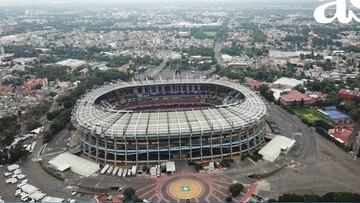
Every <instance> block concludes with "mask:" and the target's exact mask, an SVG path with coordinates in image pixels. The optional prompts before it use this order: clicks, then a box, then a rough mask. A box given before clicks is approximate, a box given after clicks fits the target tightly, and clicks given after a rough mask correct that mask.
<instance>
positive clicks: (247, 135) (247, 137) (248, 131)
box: [246, 128, 250, 152]
mask: <svg viewBox="0 0 360 203" xmlns="http://www.w3.org/2000/svg"><path fill="white" fill-rule="evenodd" d="M249 138H250V128H246V139H247V151H248V152H250V139H249Z"/></svg>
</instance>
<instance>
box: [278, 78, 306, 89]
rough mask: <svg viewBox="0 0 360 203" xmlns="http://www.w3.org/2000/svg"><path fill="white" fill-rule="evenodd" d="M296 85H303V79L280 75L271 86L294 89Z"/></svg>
mask: <svg viewBox="0 0 360 203" xmlns="http://www.w3.org/2000/svg"><path fill="white" fill-rule="evenodd" d="M298 85H304V81H301V80H297V79H294V78H286V77H282V78H280V79H278V80H276V81H275V82H273V87H276V88H279V89H294V88H295V87H296V86H298Z"/></svg>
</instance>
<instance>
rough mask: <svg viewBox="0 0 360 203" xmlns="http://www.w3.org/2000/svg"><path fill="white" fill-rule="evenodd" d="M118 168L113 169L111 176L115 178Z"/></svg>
mask: <svg viewBox="0 0 360 203" xmlns="http://www.w3.org/2000/svg"><path fill="white" fill-rule="evenodd" d="M118 170H119V168H118V167H115V168H114V170H113V172H112V175H113V176H116V174H117V172H118Z"/></svg>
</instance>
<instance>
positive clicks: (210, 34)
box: [204, 31, 217, 37]
mask: <svg viewBox="0 0 360 203" xmlns="http://www.w3.org/2000/svg"><path fill="white" fill-rule="evenodd" d="M204 35H205V36H207V37H216V35H217V33H216V32H213V31H208V32H204Z"/></svg>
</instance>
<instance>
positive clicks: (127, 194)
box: [123, 187, 135, 201]
mask: <svg viewBox="0 0 360 203" xmlns="http://www.w3.org/2000/svg"><path fill="white" fill-rule="evenodd" d="M123 195H124V200H125V201H131V200H133V199H134V197H135V189H134V188H132V187H127V188H125V189H124V193H123Z"/></svg>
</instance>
